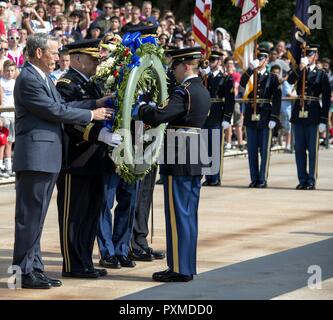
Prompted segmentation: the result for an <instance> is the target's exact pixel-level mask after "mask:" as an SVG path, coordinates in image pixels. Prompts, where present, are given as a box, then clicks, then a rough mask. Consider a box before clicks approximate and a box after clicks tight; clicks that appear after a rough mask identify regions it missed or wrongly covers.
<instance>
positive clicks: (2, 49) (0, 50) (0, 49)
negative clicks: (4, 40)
mask: <svg viewBox="0 0 333 320" xmlns="http://www.w3.org/2000/svg"><path fill="white" fill-rule="evenodd" d="M2 51H8V48H0V52H2Z"/></svg>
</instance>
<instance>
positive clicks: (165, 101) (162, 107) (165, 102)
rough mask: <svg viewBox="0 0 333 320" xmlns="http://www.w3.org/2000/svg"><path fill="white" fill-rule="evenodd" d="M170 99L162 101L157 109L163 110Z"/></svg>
mask: <svg viewBox="0 0 333 320" xmlns="http://www.w3.org/2000/svg"><path fill="white" fill-rule="evenodd" d="M169 100H170V99H166V100H164V101H163V102H162V103H161V104H160V105H159V106H158V107H157V109H164V108H165V107H166V106H167V105H168V104H169Z"/></svg>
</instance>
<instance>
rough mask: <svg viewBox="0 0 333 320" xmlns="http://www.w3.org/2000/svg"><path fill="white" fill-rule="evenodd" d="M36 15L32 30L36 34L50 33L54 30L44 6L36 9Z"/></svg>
mask: <svg viewBox="0 0 333 320" xmlns="http://www.w3.org/2000/svg"><path fill="white" fill-rule="evenodd" d="M35 11H36V13H35V14H34V15H33V16H32V20H31V28H32V30H33V31H34V32H44V33H49V32H50V31H51V30H52V27H51V23H50V22H49V21H48V20H47V11H46V10H45V8H44V7H43V6H39V5H38V6H37V7H36V8H35Z"/></svg>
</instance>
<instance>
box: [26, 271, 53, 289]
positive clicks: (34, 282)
mask: <svg viewBox="0 0 333 320" xmlns="http://www.w3.org/2000/svg"><path fill="white" fill-rule="evenodd" d="M22 288H25V289H51V288H52V285H51V283H50V282H49V281H48V280H45V279H42V278H41V277H40V276H39V275H38V274H37V272H33V271H32V272H30V273H29V274H23V275H22Z"/></svg>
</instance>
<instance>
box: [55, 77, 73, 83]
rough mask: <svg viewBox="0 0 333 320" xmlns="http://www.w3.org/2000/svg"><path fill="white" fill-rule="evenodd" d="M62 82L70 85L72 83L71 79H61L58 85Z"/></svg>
mask: <svg viewBox="0 0 333 320" xmlns="http://www.w3.org/2000/svg"><path fill="white" fill-rule="evenodd" d="M61 82H63V83H67V84H70V83H71V82H72V80H69V79H66V78H60V79H59V80H58V83H61Z"/></svg>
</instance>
